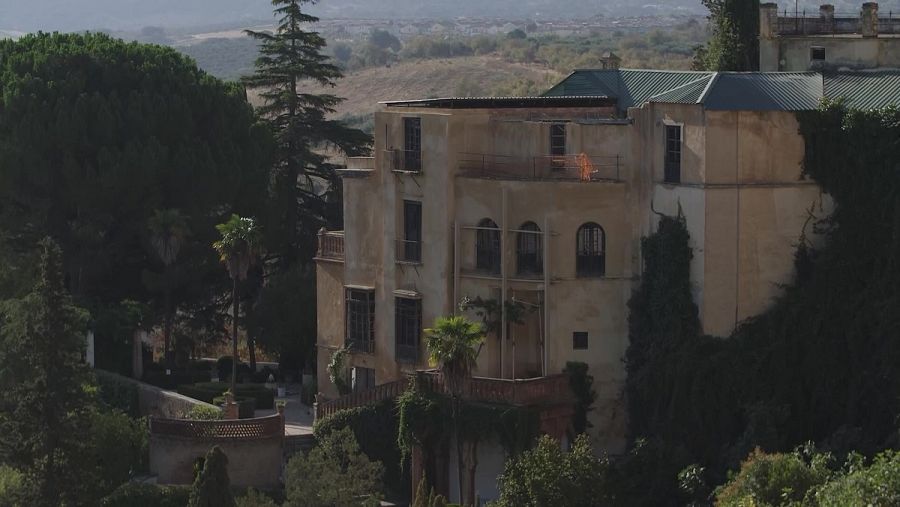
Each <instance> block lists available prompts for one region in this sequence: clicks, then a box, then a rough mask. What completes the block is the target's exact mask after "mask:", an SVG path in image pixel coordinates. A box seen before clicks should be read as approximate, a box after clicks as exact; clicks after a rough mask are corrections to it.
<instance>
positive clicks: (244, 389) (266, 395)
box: [178, 382, 275, 410]
mask: <svg viewBox="0 0 900 507" xmlns="http://www.w3.org/2000/svg"><path fill="white" fill-rule="evenodd" d="M229 387H230V385H229V384H228V383H226V382H198V383H196V384H184V385H180V386H178V394H183V395H185V396H189V397H191V398H194V399H195V400H200V401H205V402H207V403H213V400H214V399H215V398H217V397H219V396H222V394H223V393H224V392H225V391H227V390H228V388H229ZM235 391H236V392H235V393H234V395H235V398H236V399H242V398H250V399H253V400H254V401H255V403H256V407H255V408H258V409H261V410H268V409H273V408H275V393H274V392H273V391H272V390H270V389H266V387H265V386H264V385H262V384H238V385H237V386H236V387H235Z"/></svg>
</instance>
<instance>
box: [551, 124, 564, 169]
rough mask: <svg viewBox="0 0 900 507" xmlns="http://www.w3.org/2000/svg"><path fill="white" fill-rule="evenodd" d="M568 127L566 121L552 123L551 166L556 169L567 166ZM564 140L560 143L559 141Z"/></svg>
mask: <svg viewBox="0 0 900 507" xmlns="http://www.w3.org/2000/svg"><path fill="white" fill-rule="evenodd" d="M567 137H568V128H567V127H566V124H565V123H551V124H550V168H551V169H554V170H560V169H565V167H566V158H565V157H566V142H567V141H568V139H567ZM560 140H561V141H562V143H561V144H560V142H559V141H560Z"/></svg>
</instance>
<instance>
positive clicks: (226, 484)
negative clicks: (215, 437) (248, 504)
mask: <svg viewBox="0 0 900 507" xmlns="http://www.w3.org/2000/svg"><path fill="white" fill-rule="evenodd" d="M188 506H189V507H235V501H234V494H233V493H232V492H231V481H230V480H229V479H228V457H227V456H225V453H224V452H222V449H221V448H220V447H219V446H218V445H216V446H213V448H212V449H210V450H209V452H208V453H206V459H205V460H204V461H203V470H202V471H201V472H200V475H198V476H197V479H196V480H195V481H194V486H193V487H192V488H191V497H190V501H189V502H188Z"/></svg>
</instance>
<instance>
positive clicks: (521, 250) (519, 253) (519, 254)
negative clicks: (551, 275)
mask: <svg viewBox="0 0 900 507" xmlns="http://www.w3.org/2000/svg"><path fill="white" fill-rule="evenodd" d="M525 231H529V232H525ZM543 236H544V235H543V232H542V231H541V228H540V227H538V224H536V223H534V222H532V221H528V222H525V223H524V224H522V225H520V226H519V230H518V232H516V274H517V275H543V274H544V252H543V247H544V244H543V239H544V237H543Z"/></svg>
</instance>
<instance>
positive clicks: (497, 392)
mask: <svg viewBox="0 0 900 507" xmlns="http://www.w3.org/2000/svg"><path fill="white" fill-rule="evenodd" d="M416 375H417V378H418V381H419V382H420V384H419V385H421V386H424V387H425V388H426V389H429V390H431V391H434V392H439V393H446V392H447V388H446V385H445V383H444V378H443V375H441V373H440V372H439V371H435V370H429V371H419V372H416ZM464 390H465V392H464V393H463V396H464V397H466V398H468V399H470V400H473V401H480V402H483V403H498V404H505V405H514V406H520V407H522V406H534V405H556V404H564V403H572V402H573V401H575V398H574V395H573V394H572V390H571V388H570V387H569V376H568V375H566V374H558V375H549V376H546V377H537V378H532V379H499V378H486V377H472V380H471V382H470V383H469V385H468V386H466V387H465V388H464Z"/></svg>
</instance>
